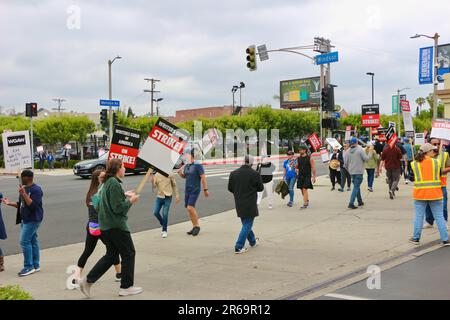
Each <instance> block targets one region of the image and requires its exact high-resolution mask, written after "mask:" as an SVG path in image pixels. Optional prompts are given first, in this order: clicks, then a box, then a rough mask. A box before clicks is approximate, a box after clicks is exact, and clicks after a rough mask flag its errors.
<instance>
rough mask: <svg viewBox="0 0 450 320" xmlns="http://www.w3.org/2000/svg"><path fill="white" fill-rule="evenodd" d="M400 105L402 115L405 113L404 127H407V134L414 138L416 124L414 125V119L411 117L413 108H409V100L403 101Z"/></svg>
mask: <svg viewBox="0 0 450 320" xmlns="http://www.w3.org/2000/svg"><path fill="white" fill-rule="evenodd" d="M400 105H401V107H402V113H403V125H404V127H405V132H406V134H407V136H408V134H409V136H411V135H412V136H414V124H413V118H412V115H411V108H410V106H409V101H408V100H401V101H400Z"/></svg>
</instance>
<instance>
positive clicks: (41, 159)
mask: <svg viewBox="0 0 450 320" xmlns="http://www.w3.org/2000/svg"><path fill="white" fill-rule="evenodd" d="M38 157H39V169H40V170H41V171H44V164H45V160H47V155H46V154H45V152H44V150H42V151H39V153H38Z"/></svg>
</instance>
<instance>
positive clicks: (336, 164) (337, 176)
mask: <svg viewBox="0 0 450 320" xmlns="http://www.w3.org/2000/svg"><path fill="white" fill-rule="evenodd" d="M328 168H329V171H330V181H331V191H334V190H335V189H336V188H335V186H336V184H340V183H341V162H340V161H339V149H338V148H333V153H332V154H331V157H330V163H329V165H328Z"/></svg>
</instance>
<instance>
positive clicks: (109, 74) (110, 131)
mask: <svg viewBox="0 0 450 320" xmlns="http://www.w3.org/2000/svg"><path fill="white" fill-rule="evenodd" d="M111 65H112V61H111V60H108V78H109V96H108V97H109V100H112V83H111ZM108 114H109V143H108V146H109V147H110V146H111V140H112V135H113V116H112V106H109V113H108Z"/></svg>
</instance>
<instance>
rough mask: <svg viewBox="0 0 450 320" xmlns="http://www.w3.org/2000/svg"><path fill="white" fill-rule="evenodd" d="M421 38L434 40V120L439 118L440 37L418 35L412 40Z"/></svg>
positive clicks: (436, 34) (436, 35) (437, 35)
mask: <svg viewBox="0 0 450 320" xmlns="http://www.w3.org/2000/svg"><path fill="white" fill-rule="evenodd" d="M420 37H425V38H428V39H432V40H434V77H433V86H434V90H433V94H434V104H433V120H434V119H436V118H437V104H438V98H437V89H438V83H439V81H438V69H439V66H438V48H439V37H440V35H439V34H438V33H437V32H436V33H435V34H434V36H427V35H425V34H416V35H414V36H412V37H410V38H411V39H417V38H420Z"/></svg>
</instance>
